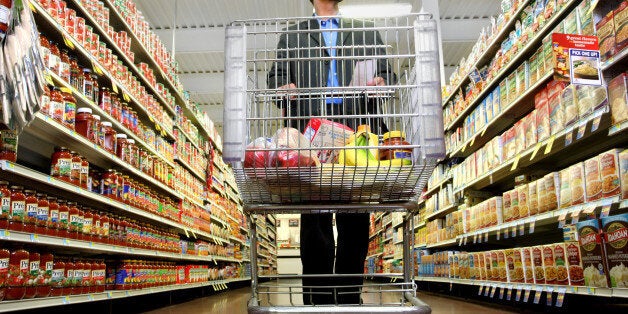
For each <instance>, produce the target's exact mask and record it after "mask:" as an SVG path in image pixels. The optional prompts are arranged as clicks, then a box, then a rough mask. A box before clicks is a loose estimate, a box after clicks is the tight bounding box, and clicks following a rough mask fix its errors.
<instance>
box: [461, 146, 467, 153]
mask: <svg viewBox="0 0 628 314" xmlns="http://www.w3.org/2000/svg"><path fill="white" fill-rule="evenodd" d="M466 149H467V144H464V146H462V150H460V151H461V152H463V153H464V151H465V150H466Z"/></svg>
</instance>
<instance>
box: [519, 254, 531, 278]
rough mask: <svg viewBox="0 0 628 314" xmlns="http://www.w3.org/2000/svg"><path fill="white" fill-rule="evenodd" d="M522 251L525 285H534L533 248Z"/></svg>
mask: <svg viewBox="0 0 628 314" xmlns="http://www.w3.org/2000/svg"><path fill="white" fill-rule="evenodd" d="M520 250H521V259H522V262H523V274H524V282H525V283H534V267H533V266H532V248H529V247H524V248H522V249H520Z"/></svg>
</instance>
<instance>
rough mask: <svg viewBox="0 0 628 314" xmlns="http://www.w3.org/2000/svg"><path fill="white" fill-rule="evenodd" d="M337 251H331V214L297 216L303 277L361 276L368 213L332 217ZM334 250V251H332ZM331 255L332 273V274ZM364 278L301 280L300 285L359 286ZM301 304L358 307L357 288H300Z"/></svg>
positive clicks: (366, 236)
mask: <svg viewBox="0 0 628 314" xmlns="http://www.w3.org/2000/svg"><path fill="white" fill-rule="evenodd" d="M336 226H337V229H338V248H337V250H334V234H333V228H332V214H302V215H301V262H302V264H303V274H304V275H308V274H333V273H336V274H362V273H364V260H365V259H366V254H367V252H368V242H369V214H336ZM334 251H335V252H334ZM334 253H336V254H335V271H334ZM363 281H364V278H362V277H359V278H333V277H331V276H327V277H325V276H321V278H304V279H303V286H304V287H307V286H349V285H361V284H362V283H363ZM303 303H304V304H306V305H318V304H336V303H338V304H358V303H360V289H359V288H344V289H330V288H304V289H303Z"/></svg>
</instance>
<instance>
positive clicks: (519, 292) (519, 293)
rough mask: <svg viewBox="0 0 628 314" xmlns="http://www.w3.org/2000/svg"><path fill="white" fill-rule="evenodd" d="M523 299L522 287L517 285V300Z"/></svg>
mask: <svg viewBox="0 0 628 314" xmlns="http://www.w3.org/2000/svg"><path fill="white" fill-rule="evenodd" d="M520 300H521V287H517V293H516V294H515V301H517V302H519V301H520Z"/></svg>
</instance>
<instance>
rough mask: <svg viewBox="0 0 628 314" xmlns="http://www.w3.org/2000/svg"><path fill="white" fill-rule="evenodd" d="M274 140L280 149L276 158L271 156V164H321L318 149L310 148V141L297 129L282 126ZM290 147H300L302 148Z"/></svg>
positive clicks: (286, 165)
mask: <svg viewBox="0 0 628 314" xmlns="http://www.w3.org/2000/svg"><path fill="white" fill-rule="evenodd" d="M272 142H273V143H274V144H275V145H276V147H277V148H278V150H277V153H276V154H275V156H274V158H271V166H277V167H310V166H318V165H319V164H320V161H319V160H318V157H316V151H313V150H311V149H310V148H311V145H310V141H309V140H308V139H307V138H306V137H305V136H303V134H301V132H299V130H297V129H294V128H281V129H279V130H277V132H276V133H275V135H274V136H273V138H272ZM282 148H287V149H282ZM289 148H299V149H300V150H294V149H289Z"/></svg>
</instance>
